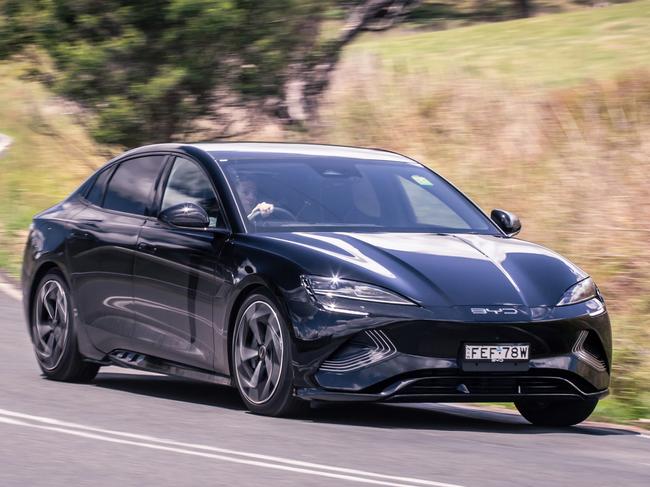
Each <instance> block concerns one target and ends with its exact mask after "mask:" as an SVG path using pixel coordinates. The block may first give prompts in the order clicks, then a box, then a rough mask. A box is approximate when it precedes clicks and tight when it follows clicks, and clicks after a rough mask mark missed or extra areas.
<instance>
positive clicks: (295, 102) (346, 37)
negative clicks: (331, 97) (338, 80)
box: [283, 0, 419, 123]
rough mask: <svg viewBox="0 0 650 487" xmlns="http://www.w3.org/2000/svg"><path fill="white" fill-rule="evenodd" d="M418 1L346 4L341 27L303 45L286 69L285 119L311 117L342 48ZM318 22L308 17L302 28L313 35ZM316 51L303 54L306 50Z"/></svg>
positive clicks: (392, 21)
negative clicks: (332, 35) (319, 42)
mask: <svg viewBox="0 0 650 487" xmlns="http://www.w3.org/2000/svg"><path fill="white" fill-rule="evenodd" d="M418 3H419V1H417V0H366V1H362V2H356V3H354V4H351V5H349V6H348V14H347V16H346V19H345V22H344V24H343V27H342V28H341V29H340V31H339V33H338V35H337V36H336V37H335V38H334V39H333V40H330V41H329V42H327V43H326V44H324V45H323V46H320V48H318V49H314V47H315V46H314V45H313V44H307V45H304V46H302V48H301V49H298V50H297V51H296V55H295V56H294V57H293V59H292V62H291V63H290V65H289V67H288V69H287V75H286V76H285V82H284V96H283V108H284V110H285V114H286V117H287V118H288V120H290V121H291V122H294V123H296V122H297V123H303V122H306V121H310V120H314V119H315V118H316V117H317V115H318V107H319V104H320V100H321V98H322V95H323V93H324V91H325V90H326V89H327V87H328V86H329V82H330V78H331V74H332V71H333V70H334V68H335V67H336V64H337V63H338V61H339V58H340V56H341V52H342V51H343V48H344V47H345V46H346V45H347V44H349V43H350V42H352V41H353V40H354V39H355V38H356V37H357V36H358V35H359V34H360V33H361V32H363V31H364V30H366V29H369V28H373V29H376V27H377V21H378V20H379V21H380V24H383V26H382V28H387V27H391V26H392V25H394V24H395V22H396V21H397V19H399V18H400V17H401V16H402V15H403V14H404V13H405V12H406V11H408V9H412V8H414V7H415V6H417V4H418ZM319 26H320V23H319V22H318V21H314V20H308V22H307V24H306V25H305V27H304V28H305V30H311V31H312V32H313V34H312V35H311V36H308V37H307V38H311V39H313V38H315V37H316V35H315V33H316V32H317V31H318V28H319ZM309 51H312V52H315V54H312V55H306V54H305V53H306V52H309Z"/></svg>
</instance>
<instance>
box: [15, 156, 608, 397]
mask: <svg viewBox="0 0 650 487" xmlns="http://www.w3.org/2000/svg"><path fill="white" fill-rule="evenodd" d="M328 153H331V154H333V156H334V155H335V156H336V157H346V158H351V159H354V158H355V157H359V158H364V159H376V160H390V161H393V162H395V161H397V162H403V163H404V164H415V162H414V161H412V160H410V159H408V158H405V157H403V156H399V155H396V154H393V153H389V152H383V151H370V150H360V149H350V148H341V147H330V146H309V145H290V144H209V145H201V144H199V145H179V144H166V145H157V146H148V147H143V148H139V149H135V150H133V151H130V152H128V153H126V154H124V155H122V156H120V157H118V158H116V159H114V160H112V161H110V162H109V163H107V166H106V167H108V168H109V169H108V170H109V171H112V170H113V168H114V167H117V166H119V164H121V163H122V162H123V161H125V160H133V158H134V157H144V156H147V157H146V159H143V160H147V161H148V163H149V165H150V166H151V161H152V160H156V161H158V162H157V168H156V170H157V171H158V173H157V174H156V175H155V177H154V179H155V185H154V187H153V188H152V189H151V191H150V192H149V193H148V195H147V196H146V198H147V201H146V203H145V204H144V206H143V207H142V208H144V210H143V213H144V214H129V213H125V212H120V211H114V210H108V209H105V208H102V206H101V201H102V192H101V191H98V189H97V188H93V187H92V185H93V183H94V178H95V177H96V175H94V176H92V177H91V178H90V179H89V181H87V182H86V183H84V184H83V185H82V186H81V187H80V188H79V190H77V191H76V192H74V193H73V194H72V195H70V196H69V197H68V198H67V199H66V200H65V201H63V202H62V203H60V204H58V205H56V206H55V207H53V208H51V209H48V210H46V211H44V212H42V213H40V214H39V215H37V216H36V217H35V218H34V221H33V225H32V228H31V230H30V233H29V238H28V242H27V245H26V248H25V259H24V267H23V292H24V297H25V300H24V301H25V309H26V313H27V314H28V318H31V317H30V316H29V309H31V308H30V306H29V305H30V303H31V301H32V299H33V292H34V288H35V286H36V285H37V282H38V279H39V278H40V276H42V275H43V273H44V272H45V271H46V270H47V269H49V268H51V267H53V266H56V267H57V268H59V269H60V270H61V271H62V272H63V274H64V276H65V277H66V279H67V280H68V282H69V284H70V288H71V290H72V294H73V299H74V309H75V319H76V322H77V329H78V334H79V347H80V351H81V353H82V354H83V355H84V356H85V357H86V358H88V359H89V360H93V361H98V362H100V363H106V364H108V363H111V362H115V361H116V360H118V359H116V358H115V357H117V356H118V355H116V354H119V356H120V357H121V356H129V355H128V354H130V353H135V354H141V355H142V356H146V360H145V359H144V358H143V359H142V360H141V362H140V363H141V364H146V363H149V364H156V370H165V371H168V373H176V374H178V375H186V376H192V377H199V378H201V377H210V374H212V375H213V376H214V377H215V380H216V381H217V382H221V383H223V382H227V381H228V379H227V378H228V377H229V376H230V358H229V349H230V347H229V343H230V342H229V340H230V335H231V331H232V325H233V318H234V316H235V315H236V313H237V311H238V306H239V303H241V302H242V300H243V299H244V298H245V296H246V295H247V294H248V293H250V292H251V291H252V290H253V289H255V288H259V287H260V286H261V287H264V288H266V289H268V290H269V291H270V292H271V293H272V294H273V295H274V296H275V298H276V301H277V304H278V306H279V308H280V310H281V311H282V312H283V313H284V315H285V318H286V320H287V322H288V323H290V325H291V330H290V333H291V338H292V347H293V350H292V351H293V359H294V362H293V368H294V385H295V387H296V391H297V392H296V393H297V395H299V396H300V397H303V398H305V399H319V400H388V399H392V400H417V401H422V400H446V401H449V400H471V399H472V398H474V399H476V398H482V399H484V400H510V399H512V398H514V397H519V396H517V394H525V392H519V393H518V392H517V391H518V390H519V391H524V390H528V391H533V390H535V391H539V390H542V389H540V388H542V386H543V384H542V385H541V386H540V385H539V384H538V383H537V382H534V381H533V382H530V380H531V377H532V378H534V377H541V376H544V377H547V378H550V379H544V380H548V381H550V382H549V383H548V384H549V385H548V387H549V389H548V390H549V391H551V390H553V391H555V392H556V394H557V395H562V394H572V395H575V396H579V397H586V396H587V395H590V394H596V395H603V394H605V393H606V391H607V388H608V385H609V377H610V370H611V347H612V342H611V331H610V324H609V318H608V315H607V312H606V310H605V306H604V302H603V301H602V298H601V297H597V298H594V299H591V300H589V301H585V302H582V303H578V304H573V305H568V306H561V307H558V306H556V303H557V302H558V301H559V300H560V298H561V297H562V295H563V294H564V292H565V291H566V290H567V289H568V288H570V287H571V286H572V285H574V284H575V283H577V282H579V281H581V280H582V279H585V278H586V277H588V276H587V274H586V273H585V272H584V271H582V270H581V269H579V268H578V267H576V266H575V265H574V264H572V263H571V262H569V261H568V260H566V259H564V258H563V257H561V256H559V255H558V254H556V253H554V252H552V251H550V250H548V249H546V248H543V247H541V246H538V245H535V244H532V243H528V242H525V241H522V240H518V239H513V238H509V237H508V235H506V233H504V232H503V231H501V230H499V227H497V226H496V225H494V223H492V222H491V221H490V219H489V218H488V217H487V216H485V219H486V222H489V223H486V225H489V226H490V228H493V231H492V230H491V231H490V232H488V234H472V233H457V234H450V233H445V234H436V233H417V232H396V233H386V232H381V231H371V232H369V231H366V230H364V231H354V230H353V229H352V230H351V231H347V232H323V231H318V232H315V231H314V232H310V231H299V232H298V231H287V232H277V231H275V232H268V233H263V232H259V231H258V232H255V233H250V232H247V231H246V229H247V225H250V222H249V221H248V220H247V219H246V217H245V215H244V212H243V211H242V210H241V209H240V208H239V207H238V205H237V201H236V199H235V198H234V191H235V188H232V187H231V186H230V185H229V183H228V181H227V180H226V178H225V176H224V172H223V170H222V167H221V166H220V164H222V161H226V160H229V161H231V160H233V159H235V158H238V157H239V158H246V159H258V160H265V158H274V159H282V158H283V157H287V158H290V157H294V156H296V155H299V156H300V157H303V158H305V157H310V156H311V155H314V154H318V157H320V158H322V157H326V156H327V154H328ZM179 156H180V157H183V158H185V159H188V160H190V161H194V162H195V163H197V164H198V165H199V166H200V167H201V169H202V170H203V171H204V172H205V174H206V175H207V177H208V178H209V179H210V181H211V183H212V185H213V187H214V189H215V192H216V194H217V196H218V203H219V206H220V211H221V212H223V215H224V218H225V222H224V223H225V224H224V225H221V224H220V228H209V227H205V228H199V227H194V228H184V227H179V226H176V225H173V224H172V223H170V222H169V221H164V218H163V219H159V218H158V208H159V206H160V201H161V199H162V191H163V187H164V184H165V178H166V177H167V176H168V173H169V168H170V164H171V163H172V160H173V159H174V157H179ZM321 160H322V159H321ZM100 171H101V170H100ZM98 174H103V173H100V172H98ZM109 179H110V178H109V177H108V176H103V177H102V178H101V179H100V181H101V184H106V183H107V180H109ZM108 184H109V186H110V181H109V182H108ZM136 187H137V181H134V182H133V188H136ZM124 190H125V191H127V192H128V191H130V187H126V189H124ZM134 191H135V189H134ZM86 197H88V198H89V199H91V200H92V201H89V199H87V198H86ZM467 204H468V205H470V204H471V202H469V201H467ZM499 215H500V216H501V217H502V218H501V219H500V220H499V226H500V227H502V228H503V226H504V225H505V226H506V227H507V228H508V229H510V230H513V232H514V231H515V230H518V226H517V225H519V223H518V220H517V221H515V218H516V217H514V215H511V214H507V213H506V212H502V213H500V214H499ZM506 217H508V218H509V220H508V221H507V222H505V221H501V220H503V219H504V218H506ZM508 218H506V219H508ZM506 224H507V225H506ZM224 226H225V228H222V227H224ZM304 275H315V276H324V277H331V276H338V277H339V278H344V279H350V280H355V281H361V282H364V283H369V284H372V285H375V286H380V287H382V288H384V289H388V290H390V291H392V292H394V293H397V294H399V295H401V296H404V297H406V298H408V299H409V300H411V301H412V302H413V303H414V304H413V305H396V304H378V303H372V302H366V303H363V304H362V307H361V308H358V307H357V308H355V309H357V311H358V310H359V309H361V310H362V312H361V313H357V314H351V313H348V312H334V311H328V310H327V309H324V308H323V307H322V306H321V305H320V304H318V303H317V302H316V301H315V300H314V299H313V297H312V296H311V295H310V294H309V292H307V290H306V289H305V287H303V285H302V284H301V276H304ZM356 306H359V305H358V303H356ZM477 308H487V309H491V310H498V309H507V310H509V311H508V312H506V313H504V312H487V313H484V314H477V312H476V309H477ZM365 330H381V331H382V333H385V336H386V337H388V338H389V339H390V340H391V342H392V343H393V344H394V345H395V347H396V352H395V353H394V354H393V355H391V356H390V357H387V358H386V359H385V360H381V361H378V362H376V363H372V364H370V365H368V366H365V367H360V368H358V369H355V370H351V371H340V372H332V371H327V370H324V369H323V370H321V366H322V365H323V362H325V361H326V360H328V359H330V358H332V357H336V354H337V353H338V354H341V353H344V352H345V347H348V346H351V345H350V344H351V343H353V341H354V340H355V339H358V337H360V336H361V335H359V334H360V333H363V332H364V331H365ZM582 331H586V332H589V337H590V338H589V341H588V342H586V343H588V344H589V347H591V348H590V349H589V350H590V353H592V355H593V356H594V357H596V358H597V359H598V360H600V361H601V362H602V364H604V365H603V366H602V367H598V366H596V367H594V364H593V363H590V362H589V361H585V360H584V355H581V354H580V353H577V352H576V350H574V347H575V346H576V342H577V341H578V338H579V337H580V333H581V332H582ZM502 342H512V343H515V342H526V343H530V344H531V357H530V359H531V360H530V363H529V364H528V366H527V368H526V370H523V371H522V372H518V373H517V374H518V375H517V376H516V377H514V378H512V377H511V379H509V380H511V382H508V383H503V384H500V385H499V387H501V389H498V390H497V389H494V390H493V391H492V393H491V392H490V390H487V392H486V391H485V390H484V389H480V391H482V392H481V393H479V392H476V393H472V390H471V387H470V388H469V393H466V392H464V391H465V389H467V388H468V387H469V386H468V384H470V380H469V379H470V378H472V377H474V379H476V380H475V381H474V382H473V383H472V384H478V382H477V380H478V377H479V376H480V377H484V376H485V374H486V372H484V371H481V372H479V371H477V372H471V371H470V372H468V371H467V370H468V369H467V368H466V369H465V370H463V368H462V367H460V363H459V360H460V353H461V349H462V346H463V344H464V343H502ZM125 354H127V355H125ZM122 362H124V361H122ZM122 365H124V363H122ZM127 365H128V364H127ZM596 365H598V364H596ZM143 367H144V366H143ZM145 368H146V367H145ZM184 368H185V369H187V371H194V372H192V373H190V372H188V373H181V372H180V371H181V370H185V369H184ZM504 370H505V369H504ZM504 373H505V372H503V373H502V372H499V369H498V367H497V368H495V371H494V374H492V375H490V374H488V379H489V377H500V376H501V375H503V374H504ZM440 377H443V378H444V377H447V379H445V380H446V381H447V382H444V384H442V383H441V384H442V385H439V386H436V385H435V384H436V383H435V380H437V379H439V378H440ZM459 377H460V379H459ZM452 378H455V379H452ZM463 378H464V379H467V380H465V381H463V380H462V379H463ZM424 379H426V381H425V382H423V380H424ZM454 380H456V381H457V382H458V384H459V385H458V388H459V389H458V390H459V391H462V394H456V393H453V391H452V390H451V389H449V387H451V386H450V384H451V383H452V382H453V381H454ZM449 381H451V382H449ZM512 381H514V382H512ZM517 381H519V382H517ZM563 381H564V382H568V384H569V385H568V386H566V387H568V388H569V389H570V392H567V390H568V389H566V387H564V386H563V385H562V384H564V382H563ZM465 382H467V384H465ZM538 382H539V381H538ZM460 384H462V385H463V386H465V389H463V388H462V387H460ZM522 384H523V386H525V387H526V388H528V389H522V388H521V387H523V386H522ZM436 387H439V389H436ZM472 387H478V386H472ZM513 387H514V388H515V389H512V388H513ZM535 387H538V389H534V388H535ZM554 387H555V389H553V388H554ZM517 388H519V389H517ZM436 390H439V391H443V392H440V394H436V393H435V391H436ZM476 390H477V391H478V390H479V389H476ZM513 390H514V391H515V392H514V393H513V392H512V391H513ZM418 391H419V392H418ZM450 391H451V392H450ZM499 391H501V392H500V393H497V392H499ZM531 394H532V393H531Z"/></svg>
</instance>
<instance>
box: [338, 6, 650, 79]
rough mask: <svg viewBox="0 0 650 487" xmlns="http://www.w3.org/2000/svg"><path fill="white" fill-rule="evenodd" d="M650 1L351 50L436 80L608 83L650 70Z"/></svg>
mask: <svg viewBox="0 0 650 487" xmlns="http://www.w3.org/2000/svg"><path fill="white" fill-rule="evenodd" d="M648 32H650V2H648V1H642V2H633V3H628V4H620V5H611V6H608V7H604V8H587V9H581V10H579V11H575V12H570V13H564V14H556V15H542V16H539V17H535V18H532V19H522V20H515V21H509V22H496V23H489V24H483V25H479V26H473V27H461V28H457V29H450V30H446V31H443V32H420V33H404V32H400V31H395V32H388V33H381V34H367V35H366V36H365V37H364V38H363V39H361V40H360V41H358V42H356V43H355V44H354V45H353V46H351V47H350V48H349V49H348V51H347V52H346V57H345V60H346V61H348V63H349V64H352V63H356V62H358V61H359V59H360V58H367V57H372V58H373V59H374V60H375V61H376V62H378V63H381V64H382V65H383V66H384V67H385V69H393V70H395V71H397V72H400V73H406V72H419V73H426V74H427V75H428V76H429V77H431V79H437V78H440V77H448V76H471V77H473V78H481V79H498V80H503V79H507V80H510V81H515V82H517V83H530V84H535V85H543V86H568V85H572V84H575V83H576V82H580V81H583V80H585V79H609V78H611V76H612V74H614V73H617V72H619V71H621V70H626V69H629V68H630V67H634V66H639V65H645V66H647V65H648V56H649V54H648V53H650V34H648Z"/></svg>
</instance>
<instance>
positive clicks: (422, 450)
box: [0, 286, 650, 487]
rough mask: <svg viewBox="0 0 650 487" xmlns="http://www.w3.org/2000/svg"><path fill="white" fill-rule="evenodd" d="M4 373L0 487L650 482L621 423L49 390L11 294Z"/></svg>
mask: <svg viewBox="0 0 650 487" xmlns="http://www.w3.org/2000/svg"><path fill="white" fill-rule="evenodd" d="M4 289H5V291H6V289H7V288H6V286H4ZM14 294H15V293H14ZM0 371H1V372H0V486H13V485H21V486H23V485H30V486H39V485H44V486H59V485H61V486H63V485H66V486H68V485H75V486H77V485H93V486H102V485H107V486H109V485H110V486H130V485H138V486H148V485H157V486H167V485H169V486H174V487H178V486H183V485H233V486H234V485H237V486H249V485H255V486H259V485H264V484H265V485H272V486H290V485H292V486H293V485H310V486H325V485H327V486H331V485H337V486H338V485H362V484H366V485H406V486H416V485H420V486H422V485H438V486H439V485H447V484H451V485H461V486H467V487H469V486H504V485H526V486H528V485H550V484H556V485H574V486H576V485H589V486H601V485H602V486H610V485H616V484H618V485H625V486H626V487H627V486H632V485H644V486H648V485H650V434H648V435H645V434H641V433H640V432H638V431H632V430H625V429H622V428H618V427H613V426H602V425H595V424H586V425H583V426H579V427H574V428H570V429H565V430H561V429H542V428H535V427H532V426H529V425H528V424H527V423H526V422H525V421H524V420H523V419H521V418H520V417H519V416H518V415H516V414H509V413H501V412H493V411H485V410H480V409H471V408H467V407H458V406H448V405H422V406H410V405H409V406H391V405H384V406H381V405H375V406H353V407H351V406H336V407H327V408H320V409H315V410H312V411H311V412H310V413H309V414H308V415H307V416H306V417H304V418H302V419H276V418H265V417H259V416H254V415H252V414H249V413H247V412H246V411H244V409H243V406H242V404H241V402H240V400H239V398H238V396H237V394H236V392H235V391H234V390H231V389H228V388H222V387H216V386H212V385H205V384H200V383H195V382H187V381H183V380H177V379H173V378H167V377H162V376H156V375H148V374H142V373H135V372H131V371H129V370H126V369H115V368H110V369H105V371H103V372H101V373H100V374H99V375H98V377H97V379H96V380H95V381H94V382H93V383H92V384H86V385H81V384H65V383H56V382H51V381H48V380H45V379H43V378H42V377H41V376H40V373H39V370H38V368H37V366H36V362H35V360H34V358H33V355H32V350H31V344H30V342H29V339H28V337H27V333H26V330H25V325H24V321H23V317H22V313H21V306H20V303H19V301H18V300H17V299H16V298H15V297H14V298H12V297H10V296H8V295H7V293H6V292H3V289H0Z"/></svg>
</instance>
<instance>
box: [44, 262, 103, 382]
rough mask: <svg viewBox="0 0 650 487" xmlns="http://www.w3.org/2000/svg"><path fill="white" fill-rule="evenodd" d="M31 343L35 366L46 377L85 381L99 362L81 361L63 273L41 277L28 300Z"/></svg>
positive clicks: (93, 373)
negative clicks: (30, 309) (30, 299)
mask: <svg viewBox="0 0 650 487" xmlns="http://www.w3.org/2000/svg"><path fill="white" fill-rule="evenodd" d="M31 321H32V322H31V332H32V342H33V344H34V352H35V353H36V359H37V361H38V365H39V367H40V368H41V370H42V371H43V374H44V375H45V377H47V378H48V379H53V380H60V381H70V382H86V381H90V380H92V379H93V378H94V377H95V375H97V371H98V370H99V365H97V364H92V363H88V362H85V361H84V360H83V358H82V357H81V355H80V354H79V350H78V347H77V335H76V332H75V327H74V319H73V315H72V302H71V295H70V291H69V289H68V285H67V284H66V282H65V280H64V279H63V276H62V275H61V274H60V273H59V272H57V271H51V272H49V273H47V274H46V275H45V277H43V279H42V280H41V282H40V283H39V285H38V288H37V289H36V294H35V296H34V302H33V303H32V320H31Z"/></svg>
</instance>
